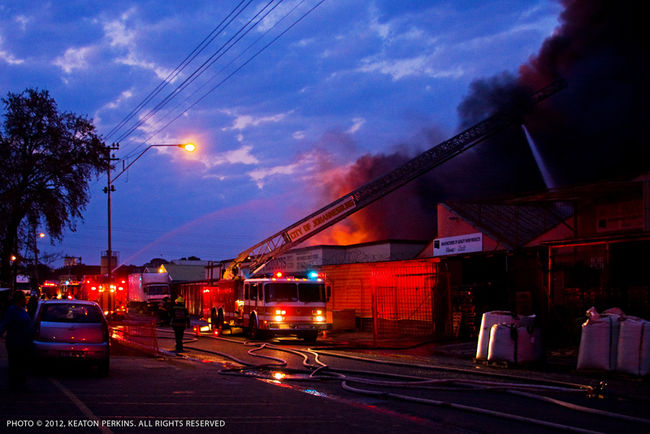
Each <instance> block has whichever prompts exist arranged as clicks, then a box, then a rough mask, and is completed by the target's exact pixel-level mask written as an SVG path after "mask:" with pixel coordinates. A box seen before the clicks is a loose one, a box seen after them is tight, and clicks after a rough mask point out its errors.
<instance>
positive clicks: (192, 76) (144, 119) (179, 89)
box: [117, 0, 284, 142]
mask: <svg viewBox="0 0 650 434" xmlns="http://www.w3.org/2000/svg"><path fill="white" fill-rule="evenodd" d="M251 1H252V0H251ZM274 1H275V0H269V1H268V2H267V3H266V5H265V6H264V7H263V8H262V9H260V10H259V11H258V12H257V13H256V14H255V15H254V16H253V17H252V18H250V19H249V20H248V21H247V22H246V23H245V24H244V25H243V26H242V27H241V28H240V29H239V30H238V31H237V32H236V33H235V34H234V35H233V36H231V37H230V38H229V39H228V40H227V41H226V42H225V43H223V44H222V45H221V46H220V47H219V48H218V49H217V50H216V51H215V52H214V53H213V54H212V55H211V56H210V57H208V59H207V60H205V61H204V62H203V63H202V64H201V65H200V66H199V67H198V68H196V69H195V70H194V71H193V72H192V73H191V74H190V75H189V76H188V77H187V78H186V79H185V80H183V82H182V83H181V84H179V85H178V86H177V87H176V88H175V89H174V90H173V91H172V92H171V93H170V94H168V95H167V96H166V97H165V98H163V99H162V100H161V101H160V102H159V103H158V104H156V106H154V108H152V109H151V110H150V111H149V112H148V113H147V114H146V115H145V116H144V117H142V118H141V119H139V120H138V121H137V122H136V123H135V124H134V125H132V126H131V127H130V128H129V129H128V130H127V131H126V132H124V133H123V134H122V135H121V136H119V137H118V139H117V141H118V142H120V141H122V140H124V139H126V138H127V137H128V136H130V135H131V134H133V132H134V131H135V130H136V129H137V128H138V127H140V126H142V125H143V124H144V123H145V122H147V121H148V120H149V119H151V118H152V117H153V116H154V115H155V114H156V113H157V112H159V111H160V110H161V109H162V108H163V107H164V106H165V105H167V104H168V103H169V102H170V101H171V100H173V99H174V98H175V97H176V95H178V94H179V93H180V92H182V91H183V90H184V89H186V88H187V87H188V86H189V85H190V84H191V83H192V82H193V81H194V80H195V79H196V77H198V76H199V75H201V74H203V73H204V72H205V71H206V70H207V68H208V67H210V66H211V65H212V64H213V63H214V62H215V61H216V60H219V59H220V58H221V57H222V56H223V55H224V54H225V53H227V52H228V51H229V50H230V49H231V48H232V47H233V46H234V43H233V44H231V45H230V46H228V44H230V42H231V41H232V40H233V39H235V38H237V36H238V35H239V34H240V33H242V32H243V31H244V30H245V29H246V28H247V27H248V26H250V24H251V23H252V22H253V21H254V20H255V19H256V18H257V17H258V16H259V15H260V14H262V13H263V12H264V11H265V10H266V9H267V8H268V7H269V6H270V5H271V4H272V3H273V2H274ZM283 1H284V0H279V1H278V2H277V3H276V5H275V6H273V8H271V9H270V10H269V12H267V14H266V15H268V13H270V12H271V11H272V10H273V9H275V8H276V7H277V6H278V5H279V4H280V3H282V2H283ZM249 3H250V2H249ZM247 6H248V4H247ZM266 15H265V16H266ZM234 18H235V17H233V18H232V19H231V20H230V21H229V22H228V25H229V24H230V23H231V22H232V21H233V20H234ZM258 23H259V21H258V22H257V23H255V24H254V25H253V26H251V27H250V28H249V29H248V30H246V32H244V34H243V35H245V34H247V33H248V32H249V31H250V30H251V29H252V28H254V27H255V26H256V25H257V24H258ZM239 40H241V37H240V38H238V39H237V40H236V41H235V43H236V42H238V41H239Z"/></svg>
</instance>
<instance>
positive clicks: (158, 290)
mask: <svg viewBox="0 0 650 434" xmlns="http://www.w3.org/2000/svg"><path fill="white" fill-rule="evenodd" d="M147 293H148V294H149V295H165V294H169V287H168V286H167V285H151V286H149V287H148V288H147Z"/></svg>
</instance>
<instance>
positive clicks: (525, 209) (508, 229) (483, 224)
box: [445, 201, 573, 248]
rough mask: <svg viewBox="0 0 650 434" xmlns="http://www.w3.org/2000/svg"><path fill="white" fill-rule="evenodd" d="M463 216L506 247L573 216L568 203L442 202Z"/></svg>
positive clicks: (532, 238)
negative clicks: (537, 204)
mask: <svg viewBox="0 0 650 434" xmlns="http://www.w3.org/2000/svg"><path fill="white" fill-rule="evenodd" d="M445 205H446V206H447V207H449V209H451V210H452V211H453V212H455V213H456V214H458V215H459V216H460V217H462V218H463V219H465V220H467V221H468V222H469V223H471V224H473V225H474V226H476V227H478V228H480V229H482V230H483V231H484V232H485V233H486V234H488V235H490V236H491V237H492V238H494V239H495V240H497V241H499V242H501V243H503V244H506V245H507V246H508V247H510V248H516V247H521V246H524V245H525V244H527V243H529V242H530V241H532V240H534V239H535V238H537V237H539V236H540V235H542V234H543V233H545V232H547V231H549V230H550V229H552V228H554V227H555V226H557V225H559V224H560V223H562V222H563V221H565V220H566V219H567V218H569V217H571V215H573V209H572V207H570V206H566V205H561V204H546V205H539V206H536V205H503V204H489V203H476V202H456V201H451V202H446V203H445Z"/></svg>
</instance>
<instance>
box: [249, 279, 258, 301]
mask: <svg viewBox="0 0 650 434" xmlns="http://www.w3.org/2000/svg"><path fill="white" fill-rule="evenodd" d="M258 286H259V283H253V284H251V300H257V287H258Z"/></svg>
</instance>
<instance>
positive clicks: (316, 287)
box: [298, 283, 324, 303]
mask: <svg viewBox="0 0 650 434" xmlns="http://www.w3.org/2000/svg"><path fill="white" fill-rule="evenodd" d="M323 286H324V285H323V284H322V283H299V284H298V298H299V299H300V301H302V302H305V303H313V302H317V301H323V299H322V295H321V294H323Z"/></svg>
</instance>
